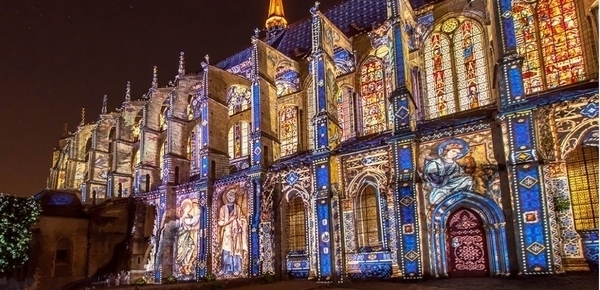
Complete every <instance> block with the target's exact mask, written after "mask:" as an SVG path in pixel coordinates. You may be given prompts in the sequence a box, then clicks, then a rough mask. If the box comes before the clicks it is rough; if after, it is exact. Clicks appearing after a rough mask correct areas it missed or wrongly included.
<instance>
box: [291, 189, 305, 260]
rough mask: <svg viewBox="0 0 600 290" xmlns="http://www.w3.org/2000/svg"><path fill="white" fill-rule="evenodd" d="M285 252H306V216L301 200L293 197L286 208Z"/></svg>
mask: <svg viewBox="0 0 600 290" xmlns="http://www.w3.org/2000/svg"><path fill="white" fill-rule="evenodd" d="M287 230H288V232H287V252H288V253H290V252H295V253H302V252H305V251H306V216H305V211H304V202H303V201H302V198H300V197H298V196H297V197H295V198H293V199H292V200H290V202H289V203H288V208H287Z"/></svg>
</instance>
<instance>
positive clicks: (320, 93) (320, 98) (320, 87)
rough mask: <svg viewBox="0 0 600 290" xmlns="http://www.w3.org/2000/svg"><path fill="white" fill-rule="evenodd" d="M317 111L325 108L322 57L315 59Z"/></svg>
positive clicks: (324, 80) (324, 81)
mask: <svg viewBox="0 0 600 290" xmlns="http://www.w3.org/2000/svg"><path fill="white" fill-rule="evenodd" d="M316 67H317V96H316V99H317V112H320V111H325V110H327V103H326V95H325V83H326V81H327V80H326V79H325V63H324V62H323V58H320V59H319V60H317V65H316Z"/></svg>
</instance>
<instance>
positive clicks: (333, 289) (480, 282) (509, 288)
mask: <svg viewBox="0 0 600 290" xmlns="http://www.w3.org/2000/svg"><path fill="white" fill-rule="evenodd" d="M235 284H236V283H234V282H233V281H232V282H229V283H226V284H225V289H236V290H316V289H323V290H348V289H366V290H395V289H398V290H400V289H402V290H454V289H456V290H495V289H502V290H513V289H533V290H587V289H599V286H598V273H591V272H590V273H571V274H568V275H564V276H520V277H517V278H472V279H464V278H463V279H429V280H424V281H364V282H352V283H344V284H320V283H316V282H312V281H282V282H277V283H271V284H255V285H245V286H242V285H235ZM111 288H117V289H119V290H121V289H131V290H134V289H136V287H134V286H128V287H123V286H121V287H111ZM219 288H220V287H219ZM219 288H211V287H210V286H209V285H208V284H207V283H191V284H190V283H180V284H174V285H145V286H141V287H139V288H138V289H139V290H156V289H171V290H175V289H178V290H179V289H186V290H188V289H189V290H194V289H199V290H200V289H219ZM221 289H222V288H221Z"/></svg>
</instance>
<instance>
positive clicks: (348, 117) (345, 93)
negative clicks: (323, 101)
mask: <svg viewBox="0 0 600 290" xmlns="http://www.w3.org/2000/svg"><path fill="white" fill-rule="evenodd" d="M353 100H354V89H353V88H352V87H350V86H342V88H341V89H340V90H339V91H338V96H337V105H338V107H337V108H338V121H339V122H340V127H341V128H342V141H345V140H348V139H349V138H352V137H354V136H355V134H356V133H355V131H354V106H353Z"/></svg>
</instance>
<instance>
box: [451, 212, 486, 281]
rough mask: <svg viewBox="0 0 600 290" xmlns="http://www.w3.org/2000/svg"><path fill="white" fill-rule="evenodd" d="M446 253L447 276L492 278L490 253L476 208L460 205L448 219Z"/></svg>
mask: <svg viewBox="0 0 600 290" xmlns="http://www.w3.org/2000/svg"><path fill="white" fill-rule="evenodd" d="M446 227H447V234H448V236H447V237H448V238H447V239H446V253H447V258H448V259H447V261H448V264H449V265H448V266H449V267H448V275H449V276H450V277H452V278H458V277H469V278H470V277H489V276H490V269H489V256H488V249H487V240H486V234H485V229H484V228H483V222H482V220H481V217H480V216H479V215H478V214H477V213H476V212H474V211H473V210H470V209H467V208H460V209H458V210H456V211H455V212H454V213H452V214H451V215H450V217H449V218H448V223H447V225H446Z"/></svg>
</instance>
